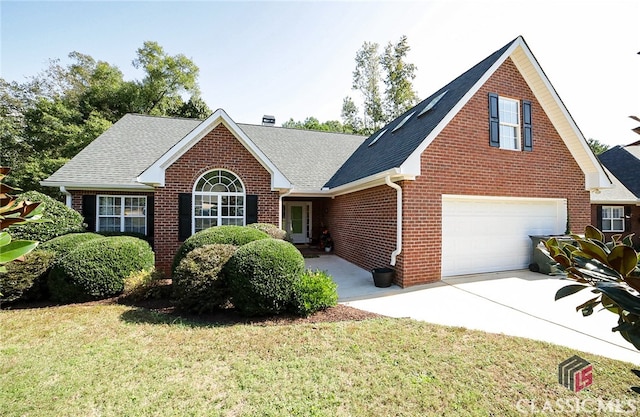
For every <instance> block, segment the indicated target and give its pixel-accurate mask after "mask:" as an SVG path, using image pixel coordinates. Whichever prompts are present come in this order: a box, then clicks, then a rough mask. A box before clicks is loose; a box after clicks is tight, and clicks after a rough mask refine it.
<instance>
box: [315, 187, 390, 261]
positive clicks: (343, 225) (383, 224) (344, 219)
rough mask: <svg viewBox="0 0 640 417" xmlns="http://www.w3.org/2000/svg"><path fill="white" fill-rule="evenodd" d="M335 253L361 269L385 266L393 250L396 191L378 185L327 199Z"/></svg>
mask: <svg viewBox="0 0 640 417" xmlns="http://www.w3.org/2000/svg"><path fill="white" fill-rule="evenodd" d="M328 208H329V215H328V219H329V224H328V226H329V231H330V232H331V237H332V238H333V241H334V251H335V253H336V254H337V255H338V256H340V257H342V258H345V259H347V260H348V261H349V262H352V263H354V264H356V265H358V266H360V267H362V268H364V269H367V270H371V269H372V268H379V267H386V266H389V261H390V259H391V258H390V256H391V252H393V251H394V250H395V248H396V246H395V245H396V190H394V189H393V188H391V187H389V186H387V185H382V186H379V187H375V188H371V189H368V190H363V191H359V192H356V193H351V194H344V195H341V196H338V197H336V198H335V199H333V200H330V204H329V207H328Z"/></svg>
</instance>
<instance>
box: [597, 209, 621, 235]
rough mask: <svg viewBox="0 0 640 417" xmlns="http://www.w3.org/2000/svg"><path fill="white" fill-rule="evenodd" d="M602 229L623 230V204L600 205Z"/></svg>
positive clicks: (604, 230)
mask: <svg viewBox="0 0 640 417" xmlns="http://www.w3.org/2000/svg"><path fill="white" fill-rule="evenodd" d="M602 231H603V232H624V206H603V207H602Z"/></svg>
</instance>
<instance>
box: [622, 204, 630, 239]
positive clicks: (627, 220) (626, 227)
mask: <svg viewBox="0 0 640 417" xmlns="http://www.w3.org/2000/svg"><path fill="white" fill-rule="evenodd" d="M624 231H625V232H627V233H629V232H630V231H631V206H624Z"/></svg>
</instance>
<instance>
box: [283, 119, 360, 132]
mask: <svg viewBox="0 0 640 417" xmlns="http://www.w3.org/2000/svg"><path fill="white" fill-rule="evenodd" d="M282 127H286V128H290V129H305V130H319V131H322V132H338V133H352V131H351V130H349V129H348V128H347V127H346V126H343V125H342V123H340V122H339V121H337V120H327V121H326V122H322V123H320V121H319V120H318V119H316V118H315V117H307V118H306V119H305V120H304V121H303V122H300V121H295V120H293V118H290V119H289V120H287V121H286V122H284V123H283V124H282Z"/></svg>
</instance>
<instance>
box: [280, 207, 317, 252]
mask: <svg viewBox="0 0 640 417" xmlns="http://www.w3.org/2000/svg"><path fill="white" fill-rule="evenodd" d="M284 207H285V215H284V224H285V230H286V231H287V232H289V236H291V240H292V241H293V243H308V242H309V241H310V240H311V239H310V238H311V203H310V202H306V201H288V202H285V203H284Z"/></svg>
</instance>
